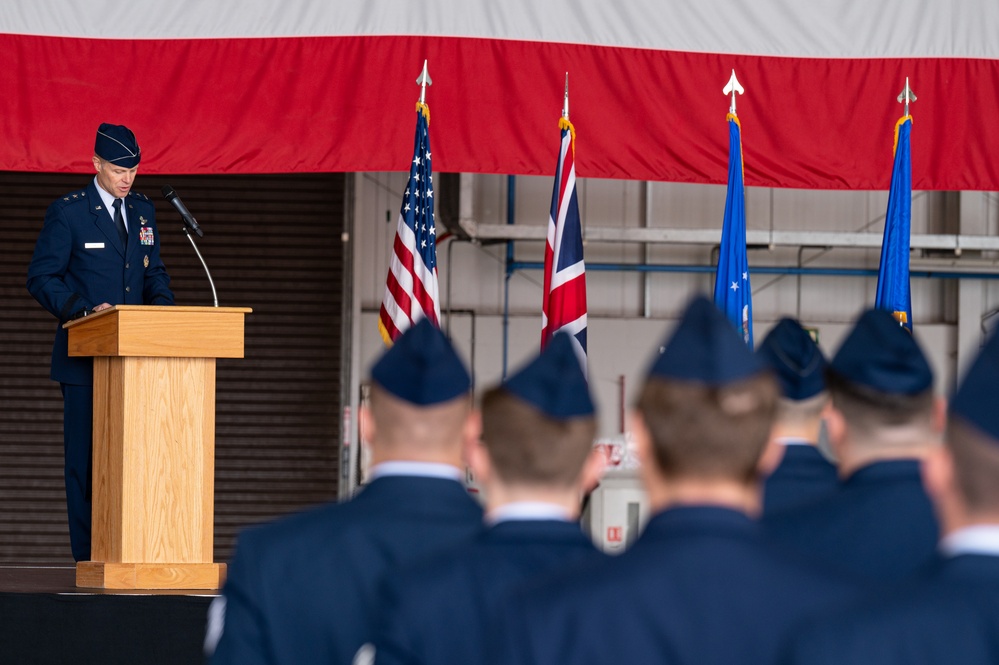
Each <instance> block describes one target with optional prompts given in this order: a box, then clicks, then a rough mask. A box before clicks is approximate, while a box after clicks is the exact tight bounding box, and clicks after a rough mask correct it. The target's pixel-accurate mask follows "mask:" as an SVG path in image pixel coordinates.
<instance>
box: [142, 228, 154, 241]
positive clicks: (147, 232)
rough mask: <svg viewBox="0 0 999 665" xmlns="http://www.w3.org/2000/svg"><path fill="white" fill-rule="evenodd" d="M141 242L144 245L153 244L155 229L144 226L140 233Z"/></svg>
mask: <svg viewBox="0 0 999 665" xmlns="http://www.w3.org/2000/svg"><path fill="white" fill-rule="evenodd" d="M139 242H140V243H142V244H143V245H152V244H153V227H151V226H143V227H142V229H141V230H140V231H139Z"/></svg>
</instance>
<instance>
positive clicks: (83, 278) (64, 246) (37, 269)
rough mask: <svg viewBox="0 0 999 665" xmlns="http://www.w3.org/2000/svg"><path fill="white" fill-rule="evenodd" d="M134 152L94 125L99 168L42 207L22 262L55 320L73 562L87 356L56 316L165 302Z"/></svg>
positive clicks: (125, 133)
mask: <svg viewBox="0 0 999 665" xmlns="http://www.w3.org/2000/svg"><path fill="white" fill-rule="evenodd" d="M140 157H141V155H140V151H139V145H138V143H137V142H136V140H135V135H134V134H133V133H132V131H131V130H129V129H128V128H127V127H125V126H123V125H110V124H107V123H104V124H102V125H101V126H100V127H99V128H98V129H97V138H96V141H95V142H94V156H93V163H94V169H95V170H96V171H97V175H96V176H95V177H94V180H93V181H92V182H91V183H90V184H89V185H88V186H87V187H86V188H84V189H81V190H78V191H75V192H71V193H69V194H66V195H65V196H61V197H59V198H58V199H56V201H55V202H54V203H52V205H50V206H49V208H48V210H47V211H46V213H45V223H44V226H43V227H42V231H41V233H40V234H39V236H38V242H37V244H36V245H35V253H34V256H32V258H31V264H30V265H29V266H28V291H30V292H31V295H32V296H34V297H35V300H37V301H38V302H39V303H41V305H42V307H44V308H45V309H46V310H48V311H49V312H50V313H51V314H52V315H53V316H55V317H56V319H57V320H58V323H57V326H56V335H55V344H54V345H53V348H52V373H51V376H52V379H53V380H54V381H58V382H59V384H60V386H61V388H62V395H63V404H64V407H63V408H64V410H63V415H64V418H63V441H64V447H65V474H66V504H67V509H68V513H69V535H70V545H71V547H72V551H73V558H74V559H76V560H77V561H87V560H89V559H90V523H91V507H90V498H91V434H92V430H93V360H92V359H91V358H70V357H69V356H68V354H67V334H66V331H65V330H64V329H63V328H62V325H63V324H64V323H66V322H67V321H69V320H71V319H73V318H75V317H77V316H82V315H85V314H88V313H90V312H96V311H100V310H103V309H107V308H109V307H111V306H113V305H119V304H129V305H172V304H173V293H172V292H171V291H170V277H169V275H168V274H167V271H166V268H165V267H164V266H163V262H162V261H161V260H160V237H159V232H158V231H157V229H156V217H155V212H154V210H153V204H152V203H151V202H150V201H149V199H148V198H146V197H145V196H144V195H142V194H137V193H135V192H133V191H132V185H133V183H134V182H135V174H136V171H137V170H138V166H139V159H140Z"/></svg>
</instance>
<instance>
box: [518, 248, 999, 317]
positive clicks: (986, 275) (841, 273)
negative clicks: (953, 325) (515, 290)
mask: <svg viewBox="0 0 999 665" xmlns="http://www.w3.org/2000/svg"><path fill="white" fill-rule="evenodd" d="M544 268H545V264H544V263H542V262H540V261H513V260H511V258H510V255H509V250H508V253H507V263H506V271H507V272H506V278H507V281H509V280H510V276H511V275H512V274H513V272H515V271H517V270H544ZM586 269H587V270H592V271H594V272H686V273H697V272H706V273H711V274H714V273H715V271H717V270H718V268H717V266H704V265H683V264H655V263H653V264H637V263H587V264H586ZM749 272H750V274H754V275H816V276H820V275H821V276H832V277H877V276H878V271H877V270H874V269H871V268H806V267H802V268H799V267H796V266H790V267H785V266H750V268H749ZM909 276H910V277H916V278H921V279H999V272H974V273H965V272H950V271H946V270H911V271H909ZM507 311H508V308H507V307H506V306H504V312H503V315H504V317H505V316H506V314H507ZM504 325H505V324H504Z"/></svg>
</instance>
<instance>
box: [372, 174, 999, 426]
mask: <svg viewBox="0 0 999 665" xmlns="http://www.w3.org/2000/svg"><path fill="white" fill-rule="evenodd" d="M463 178H465V179H466V180H465V185H464V188H463V196H465V195H467V193H468V192H471V201H467V200H463V201H462V206H463V208H464V209H465V210H466V213H470V214H471V216H472V217H473V218H474V220H475V221H476V222H478V223H482V224H503V223H506V222H507V221H508V210H507V202H508V191H507V188H508V179H507V177H506V176H494V175H467V176H463ZM404 184H405V175H404V174H396V173H368V174H362V175H359V176H358V177H357V178H356V180H355V190H354V195H355V201H354V233H355V242H354V243H353V246H354V265H355V271H354V301H355V309H356V312H355V314H356V316H355V332H354V335H355V337H354V339H355V340H356V341H357V343H356V344H355V347H356V348H355V349H354V361H353V365H354V371H353V377H354V391H353V392H354V394H355V396H356V395H357V394H358V389H357V386H358V383H359V381H361V380H363V378H364V377H365V376H366V372H367V369H368V367H369V365H370V362H371V360H372V359H373V358H374V357H375V356H376V355H377V354H378V353H379V352H380V351H381V349H382V348H383V347H382V342H381V339H380V338H379V335H378V332H377V310H378V307H379V305H380V303H381V300H382V295H383V290H384V285H385V276H386V273H387V270H388V256H389V248H390V247H391V243H392V239H393V237H394V234H395V227H396V219H397V216H398V208H399V204H400V200H401V190H402V188H403V187H404ZM514 187H515V199H514V200H515V209H514V211H513V212H514V220H515V223H516V224H517V225H535V226H544V225H545V224H547V214H548V208H549V204H550V197H551V187H552V181H551V178H548V177H532V176H519V177H517V178H516V179H515V184H514ZM578 193H579V204H580V211H581V216H582V221H583V226H584V235H585V233H586V229H587V228H589V229H593V228H597V227H602V228H621V229H622V230H624V229H628V228H635V227H640V226H642V225H645V224H647V225H648V226H651V227H657V228H658V227H664V228H683V229H718V228H720V226H721V220H722V215H723V211H724V205H725V186H723V185H695V184H682V183H663V182H656V183H644V182H637V181H624V180H595V179H580V180H579V181H578ZM887 198H888V194H887V192H881V191H849V192H844V191H821V190H818V191H816V190H791V189H769V188H747V193H746V210H747V227H748V229H749V230H750V231H752V230H764V231H765V230H775V231H841V232H848V233H856V232H870V233H877V234H880V233H881V232H882V231H883V229H884V213H885V208H886V205H887ZM959 231H960V232H964V233H971V234H975V235H988V236H993V237H994V236H997V235H999V196H997V195H996V193H994V192H964V193H955V192H914V194H913V201H912V233H913V235H914V236H915V235H916V234H945V233H958V232H959ZM712 250H713V247H712V246H711V245H708V244H703V245H675V244H665V243H664V244H650V245H640V244H634V243H609V242H587V243H586V245H585V259H586V261H587V263H588V264H591V263H593V264H595V263H598V262H599V263H622V264H640V263H652V264H666V263H668V264H696V265H706V264H712V263H714V261H715V257H714V256H713V254H712ZM514 254H515V256H516V259H517V260H518V261H541V260H543V244H542V243H541V242H538V241H518V242H516V243H515V248H514ZM506 256H507V244H506V243H505V242H502V243H496V244H491V245H487V244H480V243H475V242H465V241H455V240H446V241H443V242H441V243H440V244H439V245H438V270H439V279H440V289H441V309H442V312H443V313H444V321H443V325H444V326H445V327H448V326H449V325H450V328H451V331H452V335H453V337H454V339H455V341H456V343H457V344H458V346H459V347H460V348H461V349H462V351H463V352H464V353H465V356H466V358H470V359H471V361H472V362H473V369H474V373H475V380H476V388H477V390H481V389H482V388H485V387H487V386H489V385H491V384H492V383H494V382H496V381H498V380H499V379H500V377H501V375H502V356H503V337H504V335H503V320H504V316H503V312H504V290H505V268H504V266H505V259H506ZM879 257H880V253H879V250H877V249H856V248H832V249H828V248H812V247H804V248H799V247H776V248H768V247H759V248H755V249H750V251H749V263H750V268H751V269H752V268H753V267H754V266H770V267H780V266H786V267H790V266H797V265H806V266H808V267H823V268H867V269H872V270H877V267H878V262H879ZM997 258H999V257H997V256H996V252H979V253H976V252H967V251H966V252H963V253H961V255H960V256H955V255H954V253H953V252H945V251H933V252H927V251H915V250H914V251H913V254H912V262H913V270H914V271H915V270H917V268H920V267H933V266H939V267H941V268H943V267H945V266H952V267H953V266H957V267H960V266H962V265H965V266H966V265H969V264H971V263H974V264H976V265H978V266H985V267H986V268H987V269H989V270H990V271H991V272H992V274H999V260H997ZM989 266H991V268H989ZM541 279H542V275H541V271H539V270H522V271H517V272H515V273H514V274H513V275H512V277H511V278H510V281H509V305H508V308H509V317H508V321H509V327H508V331H509V334H508V341H507V349H508V367H509V368H510V369H511V370H512V369H514V368H515V367H516V365H517V364H519V363H520V362H521V361H523V360H524V359H526V358H527V357H529V356H530V354H531V353H533V352H534V351H535V350H536V349H537V345H538V343H539V339H540V328H541V321H540V306H541V288H542V287H541ZM713 280H714V275H713V274H703V273H702V274H691V273H650V274H643V273H638V272H605V271H601V272H596V271H592V270H591V271H588V272H587V300H588V321H589V362H590V372H591V379H592V381H593V386H594V388H595V390H596V393H597V398H598V401H599V404H600V406H601V408H602V418H601V421H602V422H601V434H602V435H605V436H609V435H613V434H615V433H617V432H618V431H619V430H620V427H621V418H620V411H621V406H622V404H629V403H630V401H631V399H632V398H633V397H634V392H633V391H634V389H635V387H636V386H637V385H638V382H639V381H640V380H641V376H642V373H643V371H644V368H645V367H646V365H647V363H648V360H649V355H650V353H651V352H652V351H653V349H654V348H655V347H656V346H657V345H658V342H659V340H660V339H661V338H662V337H663V336H664V335H665V334H666V332H667V331H668V329H669V325H670V322H671V321H673V320H675V319H676V318H677V316H678V314H679V312H680V311H681V309H682V307H683V305H684V303H685V302H686V300H687V299H688V298H689V297H690V296H691V295H692V294H693V293H695V292H697V291H702V292H706V293H710V291H711V289H712V288H713ZM751 280H752V286H753V310H754V317H755V318H754V332H755V337H756V341H757V343H758V342H759V341H760V340H762V338H763V336H764V335H765V334H766V332H767V331H768V330H769V328H770V327H771V326H772V325H773V323H775V322H776V320H777V319H779V318H780V317H781V316H784V315H791V316H796V317H798V318H800V319H801V320H802V321H803V323H805V324H806V325H808V326H812V327H815V328H816V329H817V330H818V334H819V342H820V346H821V347H822V348H823V350H824V351H825V352H826V353H832V352H834V351H835V349H836V348H837V346H838V344H839V341H840V339H841V338H842V336H843V335H844V334H845V332H846V331H847V330H848V328H849V325H850V323H851V321H852V320H853V319H854V318H855V317H856V315H857V314H858V313H859V312H860V311H861V310H862V309H863V308H864V307H866V306H869V305H870V304H872V303H873V301H874V293H875V288H876V283H877V280H876V277H853V276H829V275H802V276H796V275H772V274H753V275H752V276H751ZM912 302H913V316H914V319H915V331H916V332H915V334H916V336H917V338H918V339H919V340H920V342H921V343H922V344H923V346H924V348H925V349H926V351H927V353H928V355H929V356H930V358H931V360H932V362H933V364H934V367H935V369H936V372H937V390H938V392H939V393H941V394H946V393H947V392H948V391H949V390H950V388H951V387H952V385H953V382H954V380H955V377H956V375H957V372H958V367H959V366H961V365H963V362H966V360H965V359H966V358H967V357H968V355H969V354H970V353H972V352H973V351H974V349H976V348H977V346H978V344H980V342H981V340H982V332H981V331H982V327H981V326H982V325H983V323H982V318H983V317H985V316H986V315H987V314H989V313H990V312H992V311H994V310H995V309H996V308H999V280H996V279H978V278H976V279H927V278H913V279H912ZM449 308H450V309H451V310H453V313H452V315H451V317H450V319H448V316H447V311H448V309H449ZM996 319H999V316H997V317H995V318H992V319H989V320H988V321H986V324H988V323H989V322H991V321H994V320H996ZM473 356H474V358H473ZM622 377H623V381H624V387H623V389H622V384H621V381H622ZM355 399H356V397H355Z"/></svg>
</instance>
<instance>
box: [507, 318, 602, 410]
mask: <svg viewBox="0 0 999 665" xmlns="http://www.w3.org/2000/svg"><path fill="white" fill-rule="evenodd" d="M503 388H504V389H506V390H507V391H509V392H511V393H513V394H514V395H516V396H517V397H519V398H520V399H522V400H524V401H525V402H527V403H528V404H530V405H531V406H534V407H536V408H537V409H538V410H539V411H541V412H542V413H544V414H545V415H547V416H549V417H551V418H554V419H556V420H567V419H569V418H577V417H580V416H591V415H593V414H594V413H595V409H594V408H593V399H592V397H591V396H590V387H589V384H588V383H587V381H586V375H585V374H584V373H583V368H582V366H581V365H580V362H579V356H577V355H576V350H575V348H574V345H573V341H572V339H571V337H570V336H569V335H568V334H566V333H564V332H562V333H558V334H556V335H555V336H554V337H552V339H551V341H550V342H548V346H546V347H545V350H544V351H542V352H541V353H540V355H538V356H537V357H536V358H535V359H534V360H532V361H531V362H529V363H528V364H527V365H525V366H524V367H523V368H521V369H520V370H518V371H517V373H516V374H514V375H513V376H511V377H510V378H509V379H507V380H506V382H504V383H503Z"/></svg>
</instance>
